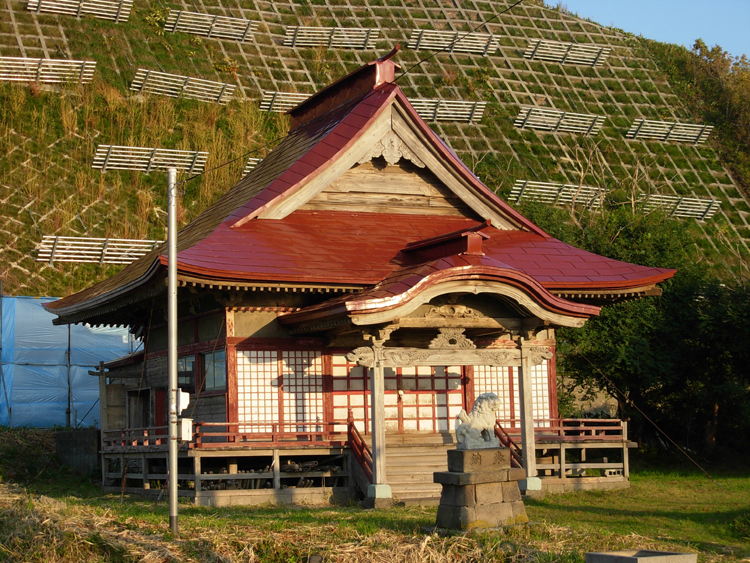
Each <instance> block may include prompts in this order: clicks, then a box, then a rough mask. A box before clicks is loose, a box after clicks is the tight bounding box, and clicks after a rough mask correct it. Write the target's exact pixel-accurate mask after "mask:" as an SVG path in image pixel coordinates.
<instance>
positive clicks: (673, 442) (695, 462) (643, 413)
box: [581, 354, 729, 494]
mask: <svg viewBox="0 0 750 563" xmlns="http://www.w3.org/2000/svg"><path fill="white" fill-rule="evenodd" d="M581 357H582V358H583V359H584V360H586V361H587V362H588V363H589V364H591V367H592V368H594V369H595V370H596V371H597V372H599V375H601V376H602V377H603V378H604V380H605V381H606V382H607V383H609V384H610V385H611V386H612V388H613V389H614V390H615V391H617V392H618V393H619V394H620V395H622V398H623V399H624V400H625V402H626V403H627V404H629V405H630V406H631V407H633V408H634V409H635V410H637V411H638V412H639V413H641V415H642V416H643V418H645V419H646V420H647V421H648V422H649V423H651V425H652V426H653V427H654V428H656V429H657V430H658V431H659V433H661V435H662V436H664V437H665V438H666V439H667V440H669V441H670V442H671V443H672V444H673V445H674V447H675V448H677V449H678V450H679V451H680V453H682V455H684V456H685V457H686V458H688V459H689V460H690V461H691V462H692V463H693V464H694V465H695V466H696V467H697V468H698V469H700V470H701V472H702V473H703V474H704V475H705V476H706V477H708V478H709V479H710V480H711V481H713V483H714V485H716V486H717V487H719V488H720V489H721V490H722V491H724V492H725V493H727V494H729V491H727V490H726V489H725V488H724V487H722V486H721V484H720V483H719V482H718V481H717V480H716V479H714V478H713V477H712V476H711V475H710V474H709V473H708V471H706V470H705V469H703V467H702V466H701V465H700V464H699V463H698V462H697V461H695V460H694V459H693V458H692V457H690V454H688V453H687V452H686V451H685V450H683V449H682V448H681V447H680V445H679V444H678V443H677V442H675V441H674V440H673V439H672V438H671V437H670V436H669V435H668V434H667V433H666V432H664V430H662V429H661V428H659V425H658V424H656V423H655V422H654V421H653V420H651V418H649V416H648V415H647V414H646V413H645V412H643V411H642V410H641V409H640V407H639V406H638V405H636V404H635V403H634V402H633V400H632V399H631V398H630V397H628V396H627V395H626V394H625V393H623V392H622V391H621V390H620V388H619V387H617V385H615V383H614V382H613V381H612V380H611V379H610V378H609V377H607V376H606V375H604V372H602V370H600V369H599V368H598V367H597V366H596V365H595V364H594V362H592V361H591V360H589V359H588V357H586V356H585V355H584V354H581Z"/></svg>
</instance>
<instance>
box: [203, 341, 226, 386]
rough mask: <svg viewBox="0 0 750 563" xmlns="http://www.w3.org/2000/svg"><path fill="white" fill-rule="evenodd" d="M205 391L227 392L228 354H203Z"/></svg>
mask: <svg viewBox="0 0 750 563" xmlns="http://www.w3.org/2000/svg"><path fill="white" fill-rule="evenodd" d="M203 374H204V377H203V391H225V390H226V388H227V353H226V350H216V351H214V352H209V353H207V354H203Z"/></svg>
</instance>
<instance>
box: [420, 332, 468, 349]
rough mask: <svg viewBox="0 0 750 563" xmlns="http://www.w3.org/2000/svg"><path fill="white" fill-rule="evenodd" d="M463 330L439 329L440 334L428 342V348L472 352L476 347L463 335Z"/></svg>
mask: <svg viewBox="0 0 750 563" xmlns="http://www.w3.org/2000/svg"><path fill="white" fill-rule="evenodd" d="M464 330H466V329H465V328H441V329H440V333H439V334H438V335H437V336H436V337H435V338H434V339H433V340H432V342H430V344H429V346H428V348H430V349H432V350H435V349H438V350H439V349H447V350H473V349H474V348H476V347H477V345H476V344H474V343H473V342H472V341H471V340H469V339H468V338H466V335H464Z"/></svg>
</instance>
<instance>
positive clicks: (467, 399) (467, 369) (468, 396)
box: [462, 366, 477, 412]
mask: <svg viewBox="0 0 750 563" xmlns="http://www.w3.org/2000/svg"><path fill="white" fill-rule="evenodd" d="M463 371H464V373H463V376H464V377H463V381H462V384H463V387H464V410H465V411H466V412H470V411H471V407H473V406H474V401H476V400H477V399H476V392H475V391H474V366H463Z"/></svg>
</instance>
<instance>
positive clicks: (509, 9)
mask: <svg viewBox="0 0 750 563" xmlns="http://www.w3.org/2000/svg"><path fill="white" fill-rule="evenodd" d="M524 1H525V0H518V1H517V2H515V3H513V4H511V5H510V6H508V7H507V8H505V9H504V10H503V11H502V12H498V13H497V14H495V15H494V16H492V17H491V18H489V19H486V20H484V21H483V22H482V23H480V24H479V25H477V26H475V27H473V28H472V29H471V30H469V31H467V32H466V33H465V34H464V35H462V36H461V37H457V38H456V39H454V40H453V41H452V42H451V43H450V44H448V45H446V46H445V47H443V48H442V49H440V50H439V51H435V52H434V53H432V54H431V55H430V56H429V57H426V58H424V59H422V60H421V61H419V62H417V63H416V64H414V65H412V66H410V67H409V68H408V69H406V70H405V71H404V72H402V73H401V74H399V75H398V76H397V77H396V79H395V80H394V82H398V81H399V80H400V79H401V78H403V77H404V76H406V75H407V74H409V73H410V72H411V71H412V70H414V69H415V68H417V67H418V66H419V65H421V64H422V63H425V62H427V61H429V60H430V59H432V58H434V57H436V56H437V55H439V54H440V53H443V52H445V51H449V50H450V49H452V48H453V46H454V45H455V44H456V43H459V42H461V41H463V40H464V39H466V38H467V37H468V36H469V35H471V34H472V33H474V32H475V31H476V30H477V29H479V28H480V27H482V26H484V25H487V24H488V23H490V22H491V21H494V20H496V19H497V18H499V17H500V16H502V15H503V14H507V13H508V12H510V11H511V10H512V9H513V8H515V7H516V6H518V5H519V4H521V3H523V2H524Z"/></svg>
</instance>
